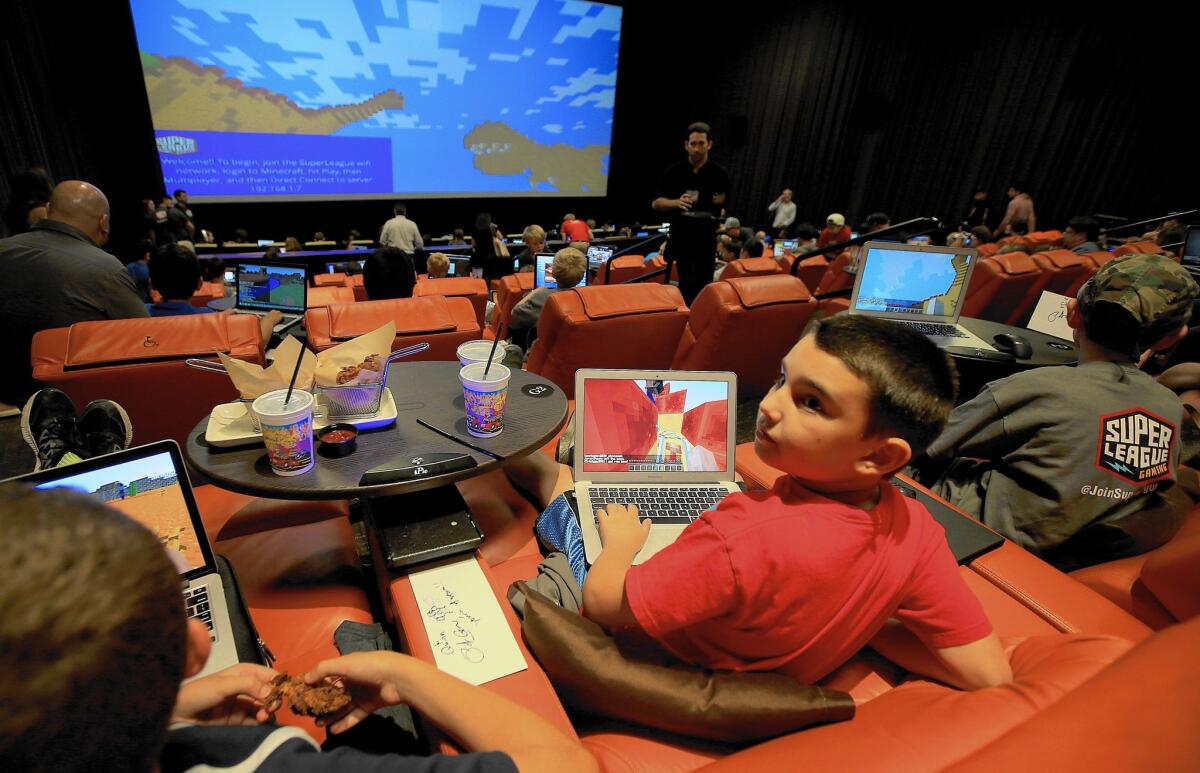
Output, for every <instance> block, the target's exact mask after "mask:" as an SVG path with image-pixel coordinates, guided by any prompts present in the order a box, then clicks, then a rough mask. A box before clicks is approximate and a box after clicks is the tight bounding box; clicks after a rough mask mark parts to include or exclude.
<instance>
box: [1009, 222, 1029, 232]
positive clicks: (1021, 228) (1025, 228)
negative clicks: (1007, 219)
mask: <svg viewBox="0 0 1200 773" xmlns="http://www.w3.org/2000/svg"><path fill="white" fill-rule="evenodd" d="M1009 227H1010V228H1012V232H1013V233H1014V234H1016V235H1017V236H1024V235H1025V234H1027V233H1029V221H1028V220H1021V219H1020V218H1018V219H1016V220H1013V221H1012V223H1010V224H1009Z"/></svg>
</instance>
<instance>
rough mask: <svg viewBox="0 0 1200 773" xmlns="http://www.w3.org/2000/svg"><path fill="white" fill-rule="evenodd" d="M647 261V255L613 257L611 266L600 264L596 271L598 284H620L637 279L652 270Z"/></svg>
mask: <svg viewBox="0 0 1200 773" xmlns="http://www.w3.org/2000/svg"><path fill="white" fill-rule="evenodd" d="M645 261H646V256H645V255H622V256H621V257H619V258H613V259H612V260H611V261H609V262H610V263H611V266H600V270H599V271H598V272H597V273H596V284H610V285H619V284H623V283H625V282H628V281H629V280H630V279H636V278H637V277H639V276H641V275H642V274H645V273H647V272H649V271H650V270H651V267H650V266H648V265H646V262H645Z"/></svg>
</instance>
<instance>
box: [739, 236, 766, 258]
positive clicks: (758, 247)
mask: <svg viewBox="0 0 1200 773" xmlns="http://www.w3.org/2000/svg"><path fill="white" fill-rule="evenodd" d="M763 250H764V247H763V243H762V242H761V241H759V240H758V239H747V240H746V243H745V244H743V245H742V251H743V252H745V253H746V255H747V256H748V257H751V258H761V257H762V255H763Z"/></svg>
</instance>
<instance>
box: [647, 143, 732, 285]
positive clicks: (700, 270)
mask: <svg viewBox="0 0 1200 773" xmlns="http://www.w3.org/2000/svg"><path fill="white" fill-rule="evenodd" d="M712 145H713V143H712V130H711V129H710V128H709V126H708V124H706V123H694V124H692V125H691V126H689V127H688V130H687V141H686V142H684V146H683V147H684V149H685V150H686V151H687V154H688V157H687V160H686V161H680V162H678V163H675V164H672V165H671V166H669V167H667V169H666V171H664V172H663V175H662V179H661V180H660V181H659V183H658V188H657V190H656V192H655V199H654V201H653V202H652V203H651V205H650V206H652V207H654V209H655V211H657V212H666V213H668V218H669V220H670V224H671V235H670V244H671V248H670V250H669V251H668V252H667V256H668V257H667V263H668V265H667V270H668V272H669V271H670V268H671V267H670V264H671V263H672V262H674V261H676V260H678V261H679V292H680V293H682V294H683V300H684V302H685V303H687V304H688V305H689V306H690V305H691V303H692V301H694V300H695V299H696V296H697V295H699V294H700V291H701V290H703V289H704V286H705V285H706V284H708V283H709V282H711V281H712V276H713V271H714V270H715V268H716V249H717V220H718V218H720V217H721V216H722V215H724V212H725V207H726V204H727V197H728V195H729V175H728V174H727V173H726V172H725V170H724V169H722V168H721V167H720V166H717V164H715V163H714V162H713V161H711V160H710V159H709V157H708V154H709V151H711V150H712ZM668 275H669V273H668Z"/></svg>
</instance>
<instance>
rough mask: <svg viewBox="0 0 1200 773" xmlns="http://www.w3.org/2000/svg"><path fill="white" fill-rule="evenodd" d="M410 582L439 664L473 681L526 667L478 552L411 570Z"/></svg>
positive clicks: (485, 680)
mask: <svg viewBox="0 0 1200 773" xmlns="http://www.w3.org/2000/svg"><path fill="white" fill-rule="evenodd" d="M409 581H410V582H411V583H412V589H413V595H414V596H415V597H416V601H417V606H418V607H420V610H421V620H422V622H423V623H424V624H425V633H426V634H427V635H428V637H429V646H430V647H431V648H432V649H433V657H434V660H435V661H436V662H437V665H438V668H440V669H441V670H443V671H445V672H447V673H449V674H453V675H454V676H457V677H458V678H460V679H462V680H464V681H467V682H470V683H471V684H483V683H484V682H490V681H491V680H493V679H498V678H500V677H502V676H507V675H508V674H513V673H516V672H517V671H523V670H524V669H525V668H526V664H525V658H524V656H523V655H522V654H521V650H520V648H519V647H518V646H517V641H516V638H515V637H514V636H513V633H512V629H511V628H510V627H509V624H508V621H507V619H506V618H505V617H504V613H503V611H502V610H501V609H500V605H499V603H498V602H497V601H496V595H495V593H493V591H492V587H491V585H490V584H489V583H488V581H487V578H486V577H484V575H483V571H482V570H481V569H480V568H479V564H478V563H477V562H476V561H475V558H474V557H471V558H464V559H460V560H458V561H454V562H451V563H447V564H443V565H439V566H435V567H432V568H430V569H424V570H421V571H419V572H413V573H412V574H410V575H409Z"/></svg>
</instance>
